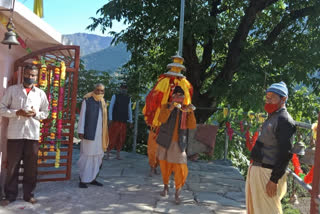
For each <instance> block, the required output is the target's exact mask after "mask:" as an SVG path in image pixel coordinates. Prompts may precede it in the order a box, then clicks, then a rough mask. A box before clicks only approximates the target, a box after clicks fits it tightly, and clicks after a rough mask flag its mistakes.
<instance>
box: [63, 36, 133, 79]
mask: <svg viewBox="0 0 320 214" xmlns="http://www.w3.org/2000/svg"><path fill="white" fill-rule="evenodd" d="M63 37H64V38H63V39H65V40H68V41H70V42H71V43H72V44H73V45H79V46H80V57H81V59H82V60H83V61H84V64H85V69H86V70H97V71H108V72H109V73H113V72H115V71H116V70H117V69H118V68H119V67H121V66H122V65H123V64H125V63H126V62H128V61H129V60H130V53H129V52H127V50H126V45H125V44H119V45H116V46H114V45H111V41H112V37H108V36H105V37H104V36H98V35H94V34H87V33H75V34H68V35H63Z"/></svg>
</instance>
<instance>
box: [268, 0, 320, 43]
mask: <svg viewBox="0 0 320 214" xmlns="http://www.w3.org/2000/svg"><path fill="white" fill-rule="evenodd" d="M319 10H320V4H315V5H313V6H310V7H306V8H302V9H300V10H294V11H291V12H290V13H288V14H286V15H284V16H283V18H282V19H281V21H280V22H279V23H278V24H277V25H276V26H275V27H274V28H273V30H272V31H271V32H270V34H269V35H268V37H267V39H266V40H265V41H264V42H263V45H265V46H270V45H272V44H273V43H274V42H275V41H276V39H277V37H278V36H279V35H280V33H281V32H282V30H283V29H285V28H286V27H287V26H288V25H289V24H290V23H291V22H292V21H295V20H296V19H298V18H302V17H305V16H310V15H312V14H317V13H319Z"/></svg>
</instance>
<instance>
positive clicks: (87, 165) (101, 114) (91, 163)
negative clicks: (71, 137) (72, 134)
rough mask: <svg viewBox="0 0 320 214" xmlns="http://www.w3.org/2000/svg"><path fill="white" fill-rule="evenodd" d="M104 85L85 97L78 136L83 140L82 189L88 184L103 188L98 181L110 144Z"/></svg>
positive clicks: (81, 153)
mask: <svg viewBox="0 0 320 214" xmlns="http://www.w3.org/2000/svg"><path fill="white" fill-rule="evenodd" d="M103 96H104V85H102V84H97V85H96V86H95V89H94V91H93V92H90V93H88V94H86V95H85V96H84V100H83V102H82V106H81V112H80V117H79V123H78V134H79V138H80V139H81V148H80V158H79V160H78V166H79V172H80V183H79V187H80V188H88V185H87V184H92V185H95V186H103V184H102V183H99V182H98V181H97V180H96V177H97V175H98V173H99V170H100V167H101V164H102V159H103V155H104V151H106V150H107V147H108V143H109V136H108V113H107V107H106V103H105V101H104V98H103Z"/></svg>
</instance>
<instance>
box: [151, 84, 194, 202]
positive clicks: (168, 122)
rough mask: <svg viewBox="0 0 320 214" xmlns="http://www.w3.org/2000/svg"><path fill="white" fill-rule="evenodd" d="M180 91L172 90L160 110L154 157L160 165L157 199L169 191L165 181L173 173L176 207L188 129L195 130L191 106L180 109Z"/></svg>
mask: <svg viewBox="0 0 320 214" xmlns="http://www.w3.org/2000/svg"><path fill="white" fill-rule="evenodd" d="M183 100H184V91H183V89H182V88H181V87H180V86H176V87H175V88H174V90H173V93H172V99H171V101H170V102H169V103H168V104H165V105H163V106H162V107H161V110H160V114H159V117H158V121H159V122H161V124H162V125H161V126H160V130H159V134H158V137H157V143H158V144H159V146H158V151H157V157H158V159H159V162H160V169H161V174H162V179H163V184H164V188H163V191H162V192H161V196H166V195H167V194H168V191H169V187H168V185H169V179H170V175H171V173H172V172H174V176H175V178H174V180H175V188H176V192H175V202H176V203H177V204H179V203H180V192H181V188H182V187H183V185H184V183H185V181H186V179H187V175H188V167H187V155H186V152H185V149H186V147H187V140H188V139H187V136H188V129H195V128H196V119H195V116H194V113H193V106H192V105H188V106H182V107H181V105H182V103H183Z"/></svg>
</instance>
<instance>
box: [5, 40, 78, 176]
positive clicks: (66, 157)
mask: <svg viewBox="0 0 320 214" xmlns="http://www.w3.org/2000/svg"><path fill="white" fill-rule="evenodd" d="M79 55H80V47H79V46H63V45H61V46H55V47H52V48H47V49H44V50H40V51H36V52H31V53H29V54H28V55H26V56H24V57H22V58H20V59H18V60H17V61H16V62H15V66H14V74H13V78H12V79H11V81H10V83H11V84H17V83H21V82H22V78H23V76H22V72H23V67H24V66H25V65H32V66H36V67H37V68H38V69H39V75H38V83H37V86H38V87H39V88H41V89H42V90H43V91H45V92H46V94H47V98H48V101H49V110H50V111H49V116H48V118H47V119H45V120H42V121H41V128H40V140H39V144H40V149H39V152H38V156H39V159H38V180H39V181H57V180H68V179H70V177H71V165H72V149H73V136H74V124H75V120H76V116H75V112H76V102H77V85H78V70H79V63H80V58H79Z"/></svg>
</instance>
